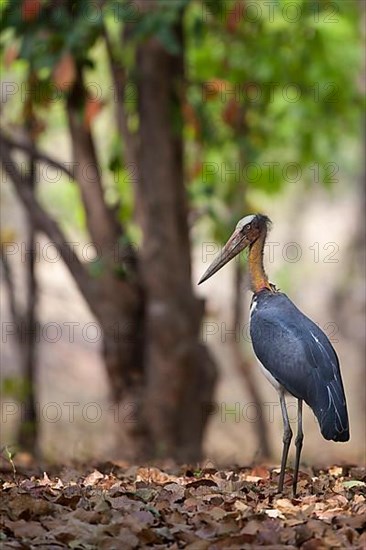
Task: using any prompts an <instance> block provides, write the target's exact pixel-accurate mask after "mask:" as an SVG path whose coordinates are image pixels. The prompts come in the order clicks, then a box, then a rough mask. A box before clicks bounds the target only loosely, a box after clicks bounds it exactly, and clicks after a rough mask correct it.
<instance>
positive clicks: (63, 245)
mask: <svg viewBox="0 0 366 550" xmlns="http://www.w3.org/2000/svg"><path fill="white" fill-rule="evenodd" d="M0 146H1V147H0V156H1V159H2V163H3V167H4V170H5V171H6V173H7V174H8V176H9V177H10V178H11V180H12V182H13V184H14V187H15V190H16V192H17V194H18V197H19V199H20V200H21V202H22V203H23V205H24V207H25V208H26V210H27V212H28V214H29V216H30V218H31V219H32V222H33V224H34V226H35V228H36V229H38V230H39V231H42V232H43V233H45V234H46V235H47V236H48V237H49V239H50V240H51V241H52V242H53V244H54V245H55V247H56V248H57V250H58V251H59V253H60V255H61V257H62V259H63V260H64V262H65V264H66V265H67V267H68V269H69V271H70V273H71V275H72V276H73V278H74V279H75V282H76V284H77V285H78V287H79V289H80V291H81V293H82V294H83V296H84V297H85V299H86V301H87V302H88V304H89V306H90V308H91V310H92V311H93V312H95V307H94V303H95V302H97V301H98V294H97V295H96V293H98V285H97V282H96V281H93V279H91V277H90V276H89V274H88V272H87V271H86V269H85V268H84V266H83V265H82V263H81V262H80V260H79V258H78V257H77V255H76V253H75V252H74V250H73V249H72V248H71V247H70V245H69V244H68V242H67V241H66V239H65V237H64V235H63V233H62V231H61V230H60V228H59V226H58V225H57V223H56V222H55V221H54V220H53V219H52V218H51V217H50V216H49V214H48V213H47V212H46V211H45V210H44V209H43V208H42V207H41V205H40V204H39V203H38V201H37V199H36V198H35V196H34V194H33V192H32V190H31V187H30V186H29V185H28V183H29V181H28V180H25V178H24V176H23V175H22V174H21V173H20V172H19V169H18V167H17V165H16V162H15V161H14V160H13V158H12V156H11V148H10V147H9V145H8V143H7V141H6V140H4V139H3V136H2V134H1V133H0Z"/></svg>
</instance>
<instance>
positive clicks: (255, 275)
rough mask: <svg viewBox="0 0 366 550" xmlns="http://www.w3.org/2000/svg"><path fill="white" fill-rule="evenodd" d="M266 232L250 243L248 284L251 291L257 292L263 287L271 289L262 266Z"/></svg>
mask: <svg viewBox="0 0 366 550" xmlns="http://www.w3.org/2000/svg"><path fill="white" fill-rule="evenodd" d="M266 236H267V232H266V231H263V232H262V233H261V235H260V236H259V237H258V239H257V240H256V241H255V242H254V243H253V244H252V245H251V247H250V252H249V274H250V286H251V288H252V290H253V292H259V291H260V290H262V289H263V288H268V289H269V290H272V287H271V285H270V283H269V281H268V277H267V274H266V272H265V271H264V267H263V250H264V243H265V241H266Z"/></svg>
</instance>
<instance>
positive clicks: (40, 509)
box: [0, 460, 366, 550]
mask: <svg viewBox="0 0 366 550" xmlns="http://www.w3.org/2000/svg"><path fill="white" fill-rule="evenodd" d="M15 470H16V471H15V472H14V471H13V465H12V463H11V461H10V462H9V461H6V460H3V461H2V467H1V470H0V486H1V504H0V512H1V531H0V545H1V548H2V549H4V550H8V549H9V550H10V549H37V550H59V549H61V548H72V549H76V550H78V549H80V550H92V549H98V550H99V549H101V550H112V549H116V550H122V549H123V550H129V549H135V548H136V549H140V548H142V549H144V548H157V549H158V548H169V549H179V548H186V549H190V550H206V549H207V550H216V549H228V550H230V549H238V550H242V549H243V550H245V549H255V548H260V547H262V546H265V547H267V548H268V549H269V550H271V549H272V550H280V549H281V548H302V549H303V550H322V549H328V548H352V549H360V550H361V549H364V548H366V468H364V467H356V466H342V467H340V466H332V467H330V468H328V469H324V470H314V471H311V472H310V470H308V471H307V472H306V473H305V472H301V474H300V480H299V486H298V496H297V497H296V498H293V497H292V493H291V481H292V475H291V471H290V472H289V473H288V474H286V487H285V491H284V494H283V495H278V494H276V483H277V481H278V470H273V469H268V468H267V467H264V466H257V467H255V468H235V469H225V470H216V469H214V468H203V469H200V468H198V469H192V468H189V467H186V466H185V467H178V466H173V465H165V467H161V468H158V467H139V466H135V465H128V464H125V463H118V462H116V463H112V462H108V463H103V464H94V465H92V466H87V465H84V466H67V467H66V466H64V467H59V468H55V467H50V468H49V469H48V471H47V473H46V472H42V470H40V469H39V468H37V467H34V466H31V465H28V466H27V467H24V466H23V467H18V466H17V465H16V466H15Z"/></svg>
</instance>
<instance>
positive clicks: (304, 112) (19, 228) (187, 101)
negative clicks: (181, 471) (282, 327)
mask: <svg viewBox="0 0 366 550" xmlns="http://www.w3.org/2000/svg"><path fill="white" fill-rule="evenodd" d="M1 15H2V34H1V52H2V65H1V69H2V71H1V72H2V87H1V95H2V97H1V109H2V113H1V114H2V117H1V118H2V121H1V145H2V155H1V158H2V164H3V171H4V176H3V185H2V191H1V194H2V199H3V205H4V206H3V224H2V230H1V250H2V275H3V283H2V298H3V300H2V310H3V315H4V318H5V321H4V322H3V324H2V327H3V338H2V347H3V352H2V355H3V365H4V367H3V372H2V386H1V388H2V400H3V407H5V409H4V410H5V412H6V422H5V428H6V429H5V433H4V435H3V443H4V444H12V443H18V444H19V445H20V447H21V448H22V449H26V450H29V451H31V452H32V453H34V452H38V453H42V454H43V455H44V456H46V457H47V458H51V459H57V458H59V457H60V456H62V457H63V458H70V457H71V458H84V457H87V456H90V455H95V454H98V455H99V454H100V455H103V456H110V455H113V454H114V455H116V456H119V457H127V458H133V459H136V457H156V456H173V457H174V458H176V459H177V460H179V461H183V460H196V459H198V458H200V457H202V456H206V457H209V458H210V459H212V460H221V461H225V460H226V461H233V460H236V461H243V460H247V461H248V460H253V459H255V458H257V459H259V456H262V458H263V457H266V458H273V457H274V456H275V454H274V453H275V452H277V442H276V438H275V434H276V433H277V432H278V433H279V432H280V417H279V409H278V407H277V409H276V410H275V409H273V410H274V411H275V412H274V416H273V417H272V416H271V414H270V413H269V409H270V407H268V403H273V407H275V405H274V404H275V403H276V396H275V395H274V394H273V393H271V392H272V390H271V389H269V388H267V387H266V382H265V381H264V382H263V384H262V379H261V378H260V375H259V376H257V370H256V365H255V363H254V361H253V355H252V353H251V351H250V343H249V341H248V338H247V337H245V330H246V329H245V327H246V324H247V308H246V307H245V306H247V305H248V304H247V302H248V299H249V298H250V296H249V293H248V292H246V289H247V282H246V273H245V258H242V259H241V261H240V262H236V263H234V265H233V266H231V268H228V269H227V270H225V274H224V275H223V276H221V275H220V277H219V276H218V277H217V278H216V280H214V281H212V282H211V281H210V283H209V284H208V285H207V286H206V287H205V288H204V289H202V290H201V289H200V292H202V293H203V294H202V295H201V298H199V299H197V298H195V296H194V294H195V293H196V291H194V293H193V291H192V288H191V275H190V259H189V258H190V252H189V246H188V243H189V239H190V242H191V248H192V257H193V273H194V278H193V282H195V280H196V275H197V277H198V275H199V273H200V272H201V271H203V269H204V267H205V264H207V262H209V261H211V260H212V257H213V256H212V254H213V251H215V250H216V251H217V250H218V248H217V246H216V245H217V244H218V245H219V244H222V243H223V242H224V241H225V240H226V239H227V237H228V236H229V234H230V233H231V232H232V230H233V227H234V226H235V224H236V222H237V220H238V219H239V218H241V217H242V216H243V215H246V214H248V213H250V212H253V211H265V212H266V213H267V214H268V215H269V216H270V217H271V218H272V220H273V222H275V226H274V227H275V228H274V232H273V238H272V236H271V238H270V241H271V242H273V243H277V245H280V243H281V245H280V246H278V247H277V248H273V249H272V250H273V251H274V252H273V258H272V257H271V258H270V265H269V270H270V271H271V273H270V276H271V278H272V279H273V280H274V281H275V282H276V283H277V284H278V286H280V287H281V289H282V290H283V291H285V292H289V293H290V294H291V297H292V298H293V299H294V301H295V302H296V303H297V304H298V305H300V306H302V308H303V309H304V311H305V313H307V314H309V315H310V316H312V317H313V318H314V319H315V320H316V321H317V322H320V323H321V324H322V326H323V328H324V326H325V325H327V327H328V335H330V336H332V335H333V334H336V337H335V340H334V345H335V347H336V348H337V350H338V352H339V354H340V358H341V364H342V365H343V372H344V376H345V379H346V388H347V390H348V391H347V394H348V400H349V403H350V410H351V425H352V426H353V433H354V434H355V436H354V438H353V440H352V441H351V443H350V444H349V445H348V446H347V448H346V447H344V448H340V447H339V446H334V445H332V444H329V443H326V444H325V443H323V442H322V441H321V439H320V436H319V435H318V434H317V427H316V426H315V424H314V421H313V419H312V418H311V415H310V414H309V417H308V418H307V422H308V424H309V427H310V428H309V429H310V433H311V435H310V437H309V439H310V438H311V439H313V441H314V442H313V445H312V446H311V445H310V446H309V450H308V451H307V452H308V455H307V456H308V458H312V460H314V459H316V460H320V458H319V445H322V449H327V450H326V451H325V454H324V455H323V458H324V460H326V459H328V458H329V459H332V460H335V459H336V458H337V457H341V458H343V459H344V460H355V461H359V460H360V459H361V457H363V456H364V452H365V431H364V430H365V423H364V417H365V414H364V413H365V412H366V405H365V393H364V389H362V386H363V384H361V383H360V381H363V382H365V371H364V365H363V360H364V359H363V356H364V352H365V346H364V334H363V331H364V328H365V326H364V321H365V318H364V314H365V289H364V281H363V277H364V271H363V270H364V264H363V261H364V240H363V231H364V223H363V219H364V210H363V208H364V201H365V185H364V182H363V180H362V176H363V175H364V174H363V170H364V167H363V165H362V162H361V157H362V155H361V151H362V141H363V135H362V125H361V118H362V117H361V114H362V106H363V97H364V76H365V75H364V72H363V71H364V69H363V47H362V42H363V39H364V36H362V23H361V22H362V21H364V16H365V13H364V4H363V3H362V2H361V3H360V2H357V1H346V2H342V1H334V2H325V1H323V0H314V1H312V0H305V1H302V0H296V1H295V2H293V1H292V2H289V1H287V0H273V1H271V2H262V1H260V0H257V1H256V2H249V1H247V0H227V1H226V0H215V1H210V0H200V1H199V0H156V1H149V2H148V1H147V0H136V1H131V2H130V1H129V2H127V1H123V0H105V1H103V0H100V1H98V2H95V1H94V2H90V1H88V0H85V1H84V0H79V1H78V2H74V1H71V0H70V1H68V0H11V1H6V0H5V1H4V2H2V5H1ZM50 241H51V242H52V243H53V246H54V247H55V249H56V252H55V253H54V254H56V256H55V255H51V253H50V254H48V250H49V249H48V248H47V246H48V245H47V243H49V242H50ZM70 243H71V244H72V243H78V244H77V245H75V246H74V248H72V247H71V246H70ZM89 243H92V245H90V246H89ZM283 243H284V244H285V245H286V246H288V245H290V246H291V243H292V244H293V243H295V244H296V245H298V246H299V247H300V249H301V250H302V251H303V252H302V253H301V255H300V256H299V255H297V256H296V250H297V249H295V258H297V259H298V261H294V260H293V257H294V256H291V254H292V253H293V250H292V251H289V249H288V248H286V254H287V251H288V252H289V255H286V254H284V249H283V247H282V244H283ZM277 245H276V246H277ZM27 250H30V251H31V253H30V254H27V253H26V251H27ZM45 250H46V251H47V252H46V253H45ZM116 250H117V251H118V253H117V254H116ZM75 251H76V253H75ZM57 254H59V256H57ZM51 256H52V257H53V258H54V257H57V258H58V260H59V261H54V260H50V257H51ZM65 267H66V268H68V269H66V268H65ZM230 269H231V271H230ZM75 283H76V284H75ZM202 298H204V299H205V302H206V316H205V317H203V324H201V320H202V319H201V318H202V314H203V308H202V300H201V299H202ZM154 307H155V309H154ZM157 307H161V308H162V310H161V311H163V313H160V314H159V313H156V308H157ZM159 315H160V317H159ZM161 318H163V320H161ZM52 323H53V325H54V326H53V325H52ZM65 323H69V324H68V325H66V327H67V330H66V328H65ZM70 323H76V324H75V327H76V333H75V334H76V336H75V334H73V337H71V336H70V330H69V328H70ZM93 323H94V324H95V326H96V327H100V334H99V333H98V329H97V328H96V329H95V326H94V324H93ZM223 323H224V327H223ZM88 324H89V325H90V327H91V328H92V329H95V330H96V336H95V337H94V335H93V336H90V335H87V336H86V332H85V330H83V329H85V327H86V326H88ZM200 326H201V328H199V327H200ZM32 327H33V328H34V327H38V328H37V329H34V330H31V328H32ZM45 327H46V329H47V331H48V328H49V327H50V328H49V330H50V333H48V332H47V331H46V332H45V330H44V328H45ZM55 327H56V328H55ZM58 327H61V329H60V330H61V332H60V334H59V331H58ZM111 327H112V329H111ZM121 327H122V328H121ZM37 330H38V332H37ZM52 330H53V331H54V332H52ZM55 331H56V332H55ZM116 331H117V332H116ZM51 332H52V336H50V334H51ZM45 334H46V336H45ZM55 334H56V336H55ZM93 334H94V333H93ZM116 335H117V336H116ZM167 335H168V336H167ZM58 336H59V337H58ZM52 339H53V341H52ZM182 347H183V348H184V349H185V348H186V349H187V350H188V351H184V352H183V353H181V352H180V351H179V349H181V348H182ZM207 348H208V350H207ZM141 350H142V353H141ZM177 350H178V351H177ZM212 355H213V356H214V358H215V361H214V360H213V358H212ZM217 373H219V374H220V377H219V378H217ZM111 399H112V401H111ZM70 402H75V403H78V405H75V409H74V412H75V417H74V416H73V417H72V421H71V420H70V415H69V413H70V406H67V405H65V403H70ZM50 403H55V405H52V406H51V409H52V410H51V409H50V410H49V411H48V409H49V407H50ZM91 403H94V404H95V406H94V409H93V412H90V414H91V418H93V420H91V418H89V417H88V413H87V412H85V407H86V411H88V407H89V406H90V404H91ZM264 403H265V404H267V408H266V406H265V405H264ZM238 404H239V405H238ZM249 405H253V407H254V409H253V410H254V412H257V413H258V411H262V412H261V413H260V414H254V416H253V415H252V416H250V415H249V412H248V411H249V409H248V406H249ZM52 407H53V408H52ZM238 407H239V408H238ZM92 408H93V406H92ZM188 410H189V411H190V412H189V414H188V412H187V411H188ZM60 411H61V413H60ZM233 411H234V412H233ZM59 413H60V418H59V419H58V420H57V421H54V420H52V419H53V418H54V415H55V414H56V417H55V418H58V415H59ZM247 413H248V414H247ZM277 413H278V414H277ZM93 414H95V415H96V416H95V418H96V420H95V419H94V416H93ZM251 414H252V413H251ZM248 415H249V416H248ZM271 422H272V423H273V426H271ZM56 427H57V430H56V431H55V428H56ZM272 428H273V429H272ZM305 433H307V432H305ZM61 434H62V435H61ZM60 435H61V439H62V441H61V442H60V440H59V438H60ZM65 441H66V442H67V443H66V445H65V444H64V442H65ZM280 442H281V441H280V437H279V438H278V444H280ZM326 445H327V447H326ZM60 453H61V455H60ZM327 453H328V454H327Z"/></svg>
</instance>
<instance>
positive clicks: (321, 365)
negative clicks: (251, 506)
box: [198, 214, 349, 496]
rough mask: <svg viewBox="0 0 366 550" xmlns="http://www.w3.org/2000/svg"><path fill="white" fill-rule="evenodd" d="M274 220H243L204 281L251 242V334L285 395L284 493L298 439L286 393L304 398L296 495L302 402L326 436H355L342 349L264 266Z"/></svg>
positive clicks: (281, 479) (270, 377)
mask: <svg viewBox="0 0 366 550" xmlns="http://www.w3.org/2000/svg"><path fill="white" fill-rule="evenodd" d="M270 223H271V222H270V220H269V218H267V216H264V215H262V214H255V215H250V216H246V217H245V218H243V219H241V220H240V221H239V222H238V224H237V226H236V228H235V231H234V233H233V234H232V235H231V237H230V238H229V240H228V242H227V243H226V244H225V246H224V247H223V249H222V251H221V253H220V254H219V255H218V256H217V258H215V259H214V261H213V262H212V264H211V265H210V266H209V267H208V269H207V271H206V272H205V273H204V275H203V276H202V278H201V280H200V281H199V283H198V284H201V283H203V282H204V281H207V279H209V278H210V277H211V276H212V275H213V274H214V273H216V272H217V271H219V269H221V268H222V267H223V266H224V265H225V264H226V263H227V262H228V261H229V260H231V259H232V258H234V257H235V256H236V255H237V254H239V253H240V252H241V251H242V250H244V249H245V248H247V247H249V258H248V262H249V274H250V283H251V289H252V291H253V293H254V294H253V298H252V302H251V306H250V336H251V341H252V346H253V349H254V353H255V355H256V357H257V359H258V362H259V365H260V367H261V369H262V371H263V373H264V375H265V376H266V378H267V379H268V380H269V381H270V382H271V384H272V385H273V386H274V388H275V389H276V390H277V392H278V394H279V399H280V406H281V413H282V419H283V450H282V460H281V471H280V476H279V481H278V492H279V493H282V492H283V485H284V479H285V469H286V464H287V457H288V452H289V448H290V444H291V439H292V430H291V426H290V422H289V417H288V412H287V407H286V399H285V394H290V395H293V396H294V397H296V398H297V400H298V409H297V410H298V414H297V436H296V440H295V446H296V458H295V469H294V477H293V484H292V489H293V494H294V496H295V495H296V488H297V480H298V474H299V465H300V456H301V450H302V446H303V439H304V435H303V429H302V404H303V401H305V403H306V404H307V405H308V406H309V407H310V408H311V409H312V410H313V412H314V414H315V416H316V418H317V420H318V423H319V426H320V431H321V433H322V435H323V437H324V438H325V439H328V440H333V441H348V440H349V423H348V413H347V405H346V397H345V393H344V389H343V383H342V377H341V372H340V368H339V361H338V357H337V354H336V352H335V350H334V348H333V346H332V344H331V343H330V341H329V340H328V338H327V336H326V335H325V334H324V332H323V331H322V330H321V329H320V328H319V327H318V326H317V325H316V324H315V323H314V322H313V321H311V320H310V319H309V318H308V317H306V315H304V314H303V313H302V312H301V311H300V310H299V309H298V308H297V307H296V306H295V304H294V303H293V302H292V301H291V300H290V299H289V298H288V297H287V296H286V294H284V293H283V292H279V291H278V290H277V289H276V287H275V285H274V284H272V283H270V282H269V280H268V277H267V274H266V272H265V270H264V267H263V251H264V245H265V241H266V237H267V232H268V228H269V225H270Z"/></svg>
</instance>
